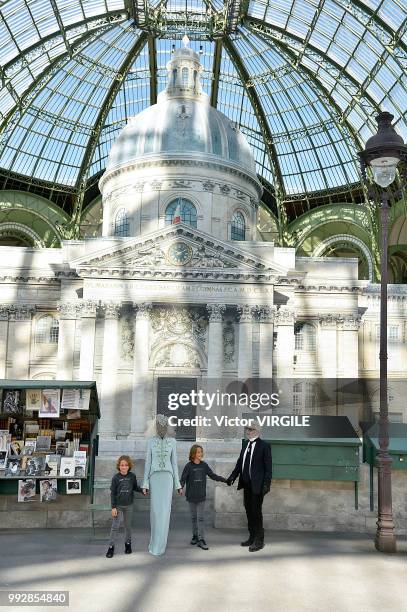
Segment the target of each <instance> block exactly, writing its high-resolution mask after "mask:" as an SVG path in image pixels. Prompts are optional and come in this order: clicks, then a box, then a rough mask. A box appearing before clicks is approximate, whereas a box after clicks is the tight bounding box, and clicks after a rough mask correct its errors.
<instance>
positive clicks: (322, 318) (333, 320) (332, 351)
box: [317, 314, 338, 378]
mask: <svg viewBox="0 0 407 612" xmlns="http://www.w3.org/2000/svg"><path fill="white" fill-rule="evenodd" d="M337 320H338V316H337V315H332V314H327V315H319V327H320V329H319V342H318V346H317V356H318V357H317V359H318V362H319V363H318V365H319V367H320V370H321V376H322V378H336V375H337V370H338V355H337V336H336V326H337Z"/></svg>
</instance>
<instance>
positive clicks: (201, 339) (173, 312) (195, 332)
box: [150, 306, 207, 349]
mask: <svg viewBox="0 0 407 612" xmlns="http://www.w3.org/2000/svg"><path fill="white" fill-rule="evenodd" d="M150 320H151V329H152V334H153V343H152V349H154V347H156V346H157V345H159V344H163V343H168V342H171V341H174V340H176V341H177V342H179V341H180V340H181V339H182V340H183V341H186V342H188V343H191V344H192V345H194V344H196V343H198V344H199V345H200V346H201V347H202V348H205V342H206V330H207V321H206V319H205V316H204V312H203V310H202V309H188V308H177V307H176V306H170V307H164V306H162V307H156V308H154V310H153V311H152V313H151V316H150Z"/></svg>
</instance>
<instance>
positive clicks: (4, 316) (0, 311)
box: [0, 304, 10, 321]
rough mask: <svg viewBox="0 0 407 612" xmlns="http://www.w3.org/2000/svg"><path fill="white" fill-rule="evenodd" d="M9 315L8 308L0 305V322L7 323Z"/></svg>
mask: <svg viewBox="0 0 407 612" xmlns="http://www.w3.org/2000/svg"><path fill="white" fill-rule="evenodd" d="M9 315H10V306H7V305H6V304H1V305H0V321H8V319H9Z"/></svg>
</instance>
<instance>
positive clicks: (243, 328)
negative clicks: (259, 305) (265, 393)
mask: <svg viewBox="0 0 407 612" xmlns="http://www.w3.org/2000/svg"><path fill="white" fill-rule="evenodd" d="M237 310H238V313H239V314H240V319H239V351H238V364H237V377H238V379H239V380H245V379H246V378H252V376H253V336H252V332H253V329H252V322H253V314H254V311H255V307H253V306H249V305H248V304H242V305H240V306H238V307H237Z"/></svg>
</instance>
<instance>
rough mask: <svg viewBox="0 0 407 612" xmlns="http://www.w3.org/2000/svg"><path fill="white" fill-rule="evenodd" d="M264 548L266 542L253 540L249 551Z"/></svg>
mask: <svg viewBox="0 0 407 612" xmlns="http://www.w3.org/2000/svg"><path fill="white" fill-rule="evenodd" d="M262 548H264V542H253V544H251V545H250V546H249V551H250V552H257V551H258V550H261V549H262Z"/></svg>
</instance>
